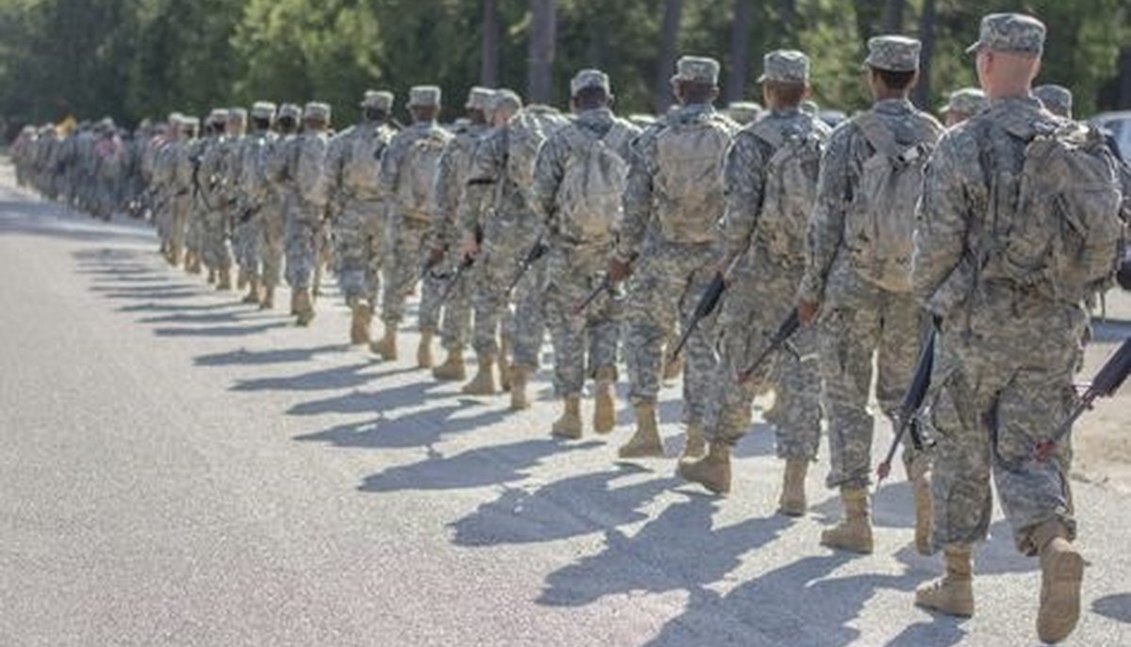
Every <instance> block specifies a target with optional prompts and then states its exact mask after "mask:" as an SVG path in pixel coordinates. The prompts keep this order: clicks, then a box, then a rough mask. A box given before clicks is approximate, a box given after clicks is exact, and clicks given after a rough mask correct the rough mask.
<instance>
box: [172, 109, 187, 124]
mask: <svg viewBox="0 0 1131 647" xmlns="http://www.w3.org/2000/svg"><path fill="white" fill-rule="evenodd" d="M184 116H185V115H184V114H183V113H180V112H170V113H169V119H168V121H169V123H171V124H175V123H177V122H178V121H180V120H181V119H183V118H184Z"/></svg>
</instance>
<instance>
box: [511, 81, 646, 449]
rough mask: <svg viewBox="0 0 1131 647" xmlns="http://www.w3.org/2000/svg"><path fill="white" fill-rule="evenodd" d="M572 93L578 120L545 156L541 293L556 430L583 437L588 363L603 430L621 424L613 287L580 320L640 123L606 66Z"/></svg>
mask: <svg viewBox="0 0 1131 647" xmlns="http://www.w3.org/2000/svg"><path fill="white" fill-rule="evenodd" d="M570 96H571V97H572V104H573V109H574V112H575V115H576V117H575V118H574V120H573V122H572V124H571V125H569V126H566V127H565V128H563V129H561V130H559V131H558V132H557V133H555V134H553V135H552V136H551V137H550V138H549V139H548V140H547V141H546V143H545V144H544V145H543V147H542V150H541V152H540V153H539V155H538V163H537V166H536V167H535V172H534V187H533V197H534V200H533V207H534V210H535V213H536V214H537V215H538V217H539V218H542V219H544V221H545V226H546V231H547V238H548V244H549V248H550V251H549V253H548V258H547V260H546V287H545V290H544V291H543V293H542V294H541V298H542V299H544V301H545V302H546V310H547V323H548V324H549V327H550V334H551V338H552V340H553V345H554V391H555V392H556V393H557V395H558V397H559V398H561V399H562V403H563V411H562V416H561V417H560V418H559V419H558V420H557V421H556V422H555V423H554V425H553V428H552V432H553V434H554V435H555V436H559V437H562V438H571V439H577V438H581V435H582V421H581V390H582V387H583V386H584V383H585V377H586V365H587V364H588V375H589V377H591V378H593V379H594V380H596V382H597V391H596V395H595V406H594V412H593V429H594V430H595V431H596V432H597V433H601V434H605V433H609V432H610V431H612V430H613V427H614V426H615V424H616V411H615V401H614V399H613V395H614V394H613V387H614V385H615V382H616V378H617V369H616V358H617V344H618V341H619V338H620V317H619V316H618V315H619V312H618V311H619V308H618V307H617V304H616V303H614V301H613V299H612V298H610V295H611V290H610V291H608V294H606V295H605V296H602V297H600V299H601V301H600V302H599V303H595V304H593V305H592V306H590V307H589V308H588V309H587V310H586V311H585V312H584V313H581V315H580V316H579V315H578V314H577V313H575V312H574V308H575V307H576V306H577V305H578V304H579V303H580V302H581V301H582V300H583V299H585V297H586V295H587V294H588V293H589V292H591V291H592V290H593V289H594V288H596V287H597V286H598V285H600V284H601V283H602V280H603V276H602V275H603V270H604V269H605V268H604V267H603V265H604V263H605V262H606V261H607V259H608V258H609V255H610V254H611V253H612V247H613V238H614V236H615V233H616V228H617V226H618V225H619V222H620V220H621V218H622V206H621V200H622V197H623V195H624V190H625V184H626V180H627V175H628V163H627V161H626V159H627V158H628V156H629V145H630V143H631V142H632V141H633V140H634V139H635V138H636V137H637V136H638V135H639V134H640V129H639V128H637V127H636V126H633V125H632V124H630V123H628V122H627V121H625V120H623V119H617V118H616V117H614V116H613V113H612V110H610V109H609V106H610V105H611V104H612V100H613V95H612V92H611V89H610V86H609V77H608V75H607V74H605V73H604V72H601V71H600V70H582V71H580V72H578V73H577V75H576V76H575V77H574V78H573V80H572V81H571V82H570ZM586 350H588V357H589V361H588V362H586ZM512 388H514V387H513V385H512Z"/></svg>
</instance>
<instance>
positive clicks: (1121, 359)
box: [1034, 337, 1131, 461]
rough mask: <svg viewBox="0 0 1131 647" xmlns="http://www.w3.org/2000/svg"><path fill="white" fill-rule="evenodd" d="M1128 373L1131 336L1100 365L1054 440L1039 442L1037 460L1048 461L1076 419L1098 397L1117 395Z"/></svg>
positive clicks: (1130, 369) (1129, 368)
mask: <svg viewBox="0 0 1131 647" xmlns="http://www.w3.org/2000/svg"><path fill="white" fill-rule="evenodd" d="M1128 374H1131V337H1128V338H1127V339H1125V340H1123V344H1122V345H1121V346H1120V347H1119V350H1117V351H1115V354H1114V355H1112V356H1111V358H1110V359H1109V360H1107V362H1106V363H1105V364H1104V365H1103V366H1102V367H1100V370H1099V372H1098V373H1096V377H1095V378H1093V379H1092V383H1091V384H1090V385H1089V386H1088V388H1087V390H1086V391H1084V394H1083V395H1082V396H1080V403H1079V404H1077V405H1076V406H1075V407H1074V408H1073V409H1072V413H1071V414H1069V416H1068V419H1067V420H1065V421H1064V423H1062V424H1061V425H1060V428H1059V429H1058V430H1057V432H1056V435H1055V436H1053V438H1052V440H1045V441H1041V442H1039V443H1037V446H1036V448H1035V449H1034V454H1035V455H1036V458H1037V460H1039V461H1047V460H1049V459H1050V458H1051V457H1052V453H1053V450H1055V449H1056V446H1057V445H1058V444H1059V443H1060V441H1062V440H1064V438H1065V436H1067V435H1068V434H1069V432H1071V431H1072V425H1073V423H1075V422H1076V420H1077V419H1078V418H1079V417H1080V416H1082V415H1084V412H1085V411H1087V410H1089V409H1091V408H1092V405H1093V404H1094V403H1095V401H1096V399H1097V398H1108V397H1111V396H1113V395H1115V392H1116V391H1118V390H1119V387H1121V386H1123V383H1124V382H1125V381H1127V376H1128Z"/></svg>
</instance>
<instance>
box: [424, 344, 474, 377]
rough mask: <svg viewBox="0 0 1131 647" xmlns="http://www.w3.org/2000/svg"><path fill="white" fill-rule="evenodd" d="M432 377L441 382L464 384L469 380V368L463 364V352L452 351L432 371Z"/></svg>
mask: <svg viewBox="0 0 1131 647" xmlns="http://www.w3.org/2000/svg"><path fill="white" fill-rule="evenodd" d="M432 377H434V378H436V379H437V380H440V381H441V382H462V381H464V380H466V379H467V368H466V367H465V366H464V364H463V351H461V350H450V351H448V357H447V359H445V360H444V363H443V364H440V365H439V366H437V367H436V368H434V369H432Z"/></svg>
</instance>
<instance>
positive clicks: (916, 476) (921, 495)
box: [907, 456, 935, 555]
mask: <svg viewBox="0 0 1131 647" xmlns="http://www.w3.org/2000/svg"><path fill="white" fill-rule="evenodd" d="M907 477H908V479H909V480H910V481H911V489H912V492H914V494H915V550H916V551H918V552H919V554H920V555H930V554H931V552H932V551H931V533H932V531H933V530H934V522H935V519H934V514H935V512H934V505H933V504H932V501H931V464H930V461H929V460H927V457H926V456H919V457H917V458H916V459H915V462H913V463H911V465H909V466H908V467H907Z"/></svg>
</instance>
